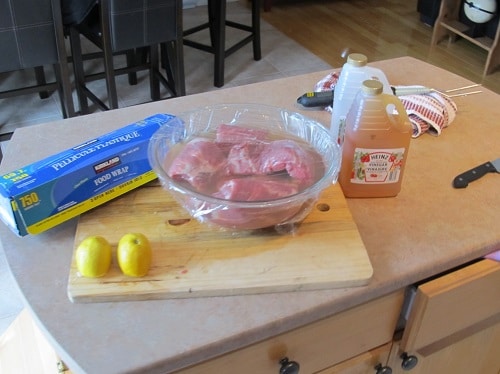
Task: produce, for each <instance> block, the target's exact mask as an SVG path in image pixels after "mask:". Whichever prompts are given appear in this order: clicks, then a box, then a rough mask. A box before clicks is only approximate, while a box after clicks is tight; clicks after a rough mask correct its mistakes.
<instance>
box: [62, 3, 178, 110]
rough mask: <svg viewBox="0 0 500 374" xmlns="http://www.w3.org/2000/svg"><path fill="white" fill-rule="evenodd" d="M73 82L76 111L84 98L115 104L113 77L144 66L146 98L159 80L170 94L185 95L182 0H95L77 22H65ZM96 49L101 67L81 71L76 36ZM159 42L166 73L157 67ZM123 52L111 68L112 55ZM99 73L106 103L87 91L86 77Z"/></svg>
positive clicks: (156, 91) (155, 93)
mask: <svg viewBox="0 0 500 374" xmlns="http://www.w3.org/2000/svg"><path fill="white" fill-rule="evenodd" d="M68 28H69V34H70V41H71V51H72V58H73V67H74V73H75V85H76V91H77V95H78V101H79V104H80V110H81V113H82V114H85V113H88V99H90V100H91V101H92V102H93V103H94V104H96V105H97V106H98V107H99V108H100V109H102V110H108V109H116V108H118V94H117V90H116V82H115V77H116V76H117V75H121V74H129V82H130V83H131V84H133V83H134V82H133V81H130V79H133V75H132V74H133V73H134V72H137V71H140V70H148V71H149V81H150V91H151V99H152V100H160V83H161V84H163V85H164V86H165V87H166V88H167V90H168V91H169V93H170V94H171V96H183V95H185V78H184V57H183V48H182V0H157V1H155V2H151V1H147V0H129V1H123V0H121V1H120V0H97V1H96V5H95V8H94V9H93V11H92V12H91V13H90V14H89V15H88V16H87V17H86V18H85V19H84V20H83V21H82V22H80V23H76V24H72V25H68ZM81 35H82V36H84V37H85V38H87V39H88V40H89V41H91V42H92V43H93V44H94V45H95V46H97V47H98V48H99V49H100V50H101V51H102V57H103V60H104V71H103V72H101V73H97V74H86V73H85V70H84V54H83V52H82V46H81V40H80V36H81ZM160 46H161V50H162V53H161V54H162V56H163V59H162V61H163V67H164V68H165V70H166V75H167V76H166V77H165V76H164V75H162V74H161V72H160V67H161V66H160V63H159V60H160V52H159V50H160ZM123 53H124V54H126V56H127V64H126V66H125V67H121V68H116V67H115V61H114V56H116V55H117V54H123ZM103 78H104V79H105V80H106V87H107V93H108V103H109V104H108V105H106V104H105V103H104V102H103V101H102V100H100V99H99V98H98V97H96V96H95V94H94V93H92V92H91V91H90V89H89V88H88V85H87V83H88V82H91V81H93V80H96V79H103Z"/></svg>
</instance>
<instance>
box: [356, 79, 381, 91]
mask: <svg viewBox="0 0 500 374" xmlns="http://www.w3.org/2000/svg"><path fill="white" fill-rule="evenodd" d="M361 89H362V90H363V92H364V93H366V94H369V95H379V94H381V93H382V91H383V90H384V85H383V84H382V82H380V81H378V80H376V79H367V80H365V81H363V85H362V86H361Z"/></svg>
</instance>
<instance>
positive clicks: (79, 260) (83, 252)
mask: <svg viewBox="0 0 500 374" xmlns="http://www.w3.org/2000/svg"><path fill="white" fill-rule="evenodd" d="M111 256H112V254H111V245H110V244H109V243H108V241H107V240H106V239H105V238H103V237H102V236H89V237H87V238H85V239H84V240H82V242H81V243H80V244H79V245H78V247H77V249H76V267H77V269H78V271H79V272H80V274H81V275H82V276H84V277H88V278H96V277H102V276H103V275H104V274H106V273H107V272H108V270H109V267H110V265H111Z"/></svg>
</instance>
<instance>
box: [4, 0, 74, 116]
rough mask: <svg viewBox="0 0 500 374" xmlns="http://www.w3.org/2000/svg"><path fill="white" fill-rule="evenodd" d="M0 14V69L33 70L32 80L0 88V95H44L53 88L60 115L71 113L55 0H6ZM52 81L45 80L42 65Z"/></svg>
mask: <svg viewBox="0 0 500 374" xmlns="http://www.w3.org/2000/svg"><path fill="white" fill-rule="evenodd" d="M2 12H3V14H2V17H0V41H1V44H2V53H1V55H0V73H6V74H10V73H11V72H15V71H19V70H33V71H34V76H35V80H36V84H32V85H29V84H26V85H20V86H17V87H15V88H12V89H8V90H4V89H0V99H5V98H10V97H15V96H19V95H26V94H32V93H38V94H39V96H40V98H42V99H44V98H47V97H48V96H49V94H50V93H51V92H52V91H55V90H57V91H58V93H59V98H60V102H61V111H62V114H63V117H64V118H67V117H73V116H75V111H74V105H73V98H72V96H71V83H70V79H69V67H68V63H67V55H66V50H65V46H64V32H63V23H62V16H61V9H60V5H59V0H29V1H23V2H15V1H14V2H7V3H6V6H5V9H2ZM46 65H52V66H53V68H54V73H55V81H53V82H47V81H46V79H45V72H44V66H46Z"/></svg>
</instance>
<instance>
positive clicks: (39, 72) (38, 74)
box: [35, 66, 50, 99]
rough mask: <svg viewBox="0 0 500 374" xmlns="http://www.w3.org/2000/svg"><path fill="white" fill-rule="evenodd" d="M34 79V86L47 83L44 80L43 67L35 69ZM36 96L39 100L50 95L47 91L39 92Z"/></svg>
mask: <svg viewBox="0 0 500 374" xmlns="http://www.w3.org/2000/svg"><path fill="white" fill-rule="evenodd" d="M35 78H36V84H37V85H39V86H42V85H44V84H46V83H47V81H46V80H45V71H44V70H43V66H37V67H35ZM38 96H40V99H46V98H48V97H49V96H50V94H49V92H48V91H40V92H39V93H38Z"/></svg>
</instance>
